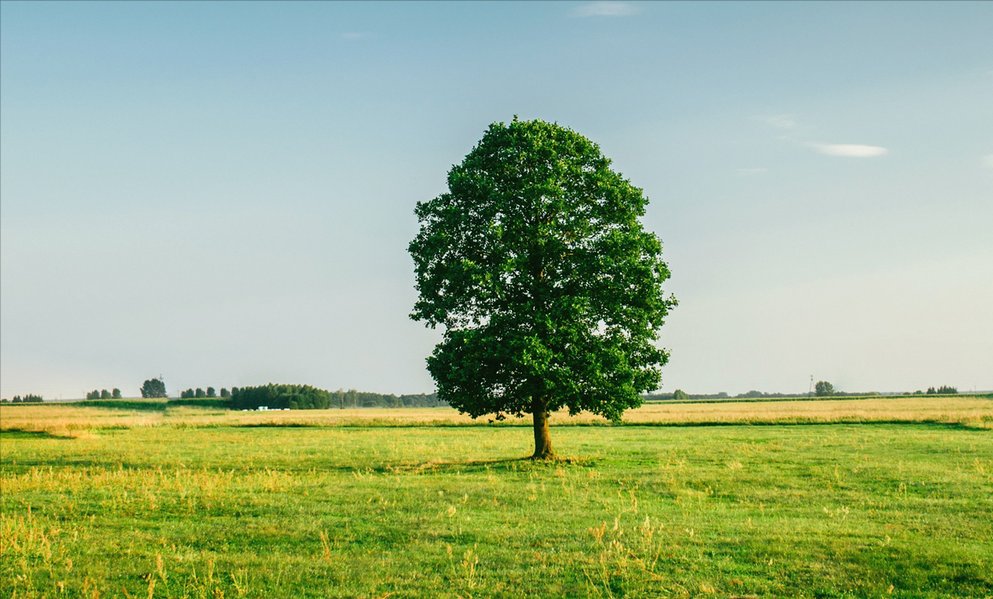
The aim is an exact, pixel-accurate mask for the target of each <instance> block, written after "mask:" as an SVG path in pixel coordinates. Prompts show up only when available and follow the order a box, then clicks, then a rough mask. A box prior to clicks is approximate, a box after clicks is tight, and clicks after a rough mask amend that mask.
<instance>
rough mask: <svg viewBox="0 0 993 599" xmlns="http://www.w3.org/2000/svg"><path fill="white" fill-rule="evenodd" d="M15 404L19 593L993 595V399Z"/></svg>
mask: <svg viewBox="0 0 993 599" xmlns="http://www.w3.org/2000/svg"><path fill="white" fill-rule="evenodd" d="M123 405H126V406H128V407H127V408H126V409H125V408H121V409H118V408H106V407H105V408H100V407H87V406H78V405H77V406H74V405H60V406H49V405H40V406H38V405H18V406H4V407H2V408H0V427H2V432H0V484H2V498H0V508H2V510H0V585H2V593H3V595H4V596H16V597H32V596H39V597H40V596H85V597H93V596H104V597H117V596H132V597H138V596H140V597H222V596H223V597H239V596H244V597H274V596H283V597H298V596H299V597H328V596H331V597H334V596H341V597H353V596H365V597H387V596H392V597H404V596H430V597H434V596H450V597H455V596H461V597H470V596H471V597H489V596H542V597H548V596H601V597H619V596H647V597H660V596H661V597H666V596H675V597H683V596H717V597H728V596H735V597H740V596H790V597H793V596H821V597H825V596H874V597H875V596H895V597H990V596H993V430H991V429H993V401H991V400H990V399H988V398H909V399H866V400H844V401H840V400H839V401H817V402H809V401H808V402H749V403H723V404H714V403H686V404H661V405H660V404H655V405H648V406H645V407H644V408H641V409H640V410H636V411H632V412H630V413H628V414H627V415H626V416H625V424H624V425H622V426H615V425H607V424H605V423H603V422H602V421H600V420H598V419H594V418H587V417H580V418H576V419H569V418H568V417H566V416H564V415H561V416H560V415H557V416H556V417H555V418H554V419H553V428H552V437H553V441H554V443H555V445H556V449H557V451H558V452H559V453H560V454H562V455H563V456H565V457H567V458H569V459H567V460H563V461H559V462H552V463H534V462H531V461H528V460H521V459H518V458H520V456H523V455H526V454H527V453H528V452H529V450H530V444H531V431H530V429H529V428H528V427H526V426H520V423H515V422H511V423H501V424H499V425H489V424H486V423H485V420H484V421H483V422H482V423H481V424H473V423H472V422H471V421H469V420H468V419H466V418H464V417H462V416H459V415H457V414H456V413H454V412H453V411H451V410H446V409H408V410H403V409H397V410H373V409H367V410H362V409H359V410H327V411H319V412H318V411H313V412H229V411H224V410H219V409H210V408H195V407H183V408H166V407H165V406H164V405H162V404H156V403H154V402H147V403H146V404H141V403H134V404H123Z"/></svg>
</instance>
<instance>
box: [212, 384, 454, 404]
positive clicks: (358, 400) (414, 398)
mask: <svg viewBox="0 0 993 599" xmlns="http://www.w3.org/2000/svg"><path fill="white" fill-rule="evenodd" d="M442 405H447V404H445V403H443V402H441V401H439V400H438V397H437V396H436V395H434V394H433V393H431V394H428V393H421V394H416V395H393V394H383V393H370V392H367V391H356V390H354V389H350V390H348V391H345V390H342V389H339V390H338V391H327V390H325V389H318V388H317V387H312V386H310V385H277V384H273V383H270V384H268V385H260V386H257V387H241V388H237V387H236V388H233V389H231V407H232V408H234V409H237V410H254V409H257V408H259V407H262V406H265V407H268V408H271V409H283V408H289V409H291V410H310V409H327V408H342V409H344V408H375V407H386V408H399V407H436V406H442Z"/></svg>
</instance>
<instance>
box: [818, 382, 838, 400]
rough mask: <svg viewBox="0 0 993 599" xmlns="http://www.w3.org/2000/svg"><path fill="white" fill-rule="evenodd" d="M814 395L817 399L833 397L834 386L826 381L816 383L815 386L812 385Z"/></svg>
mask: <svg viewBox="0 0 993 599" xmlns="http://www.w3.org/2000/svg"><path fill="white" fill-rule="evenodd" d="M814 395H816V396H817V397H827V396H830V395H834V385H832V384H831V383H829V382H827V381H817V384H816V385H814Z"/></svg>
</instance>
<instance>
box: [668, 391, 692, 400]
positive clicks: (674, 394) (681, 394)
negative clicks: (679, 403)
mask: <svg viewBox="0 0 993 599" xmlns="http://www.w3.org/2000/svg"><path fill="white" fill-rule="evenodd" d="M672 398H673V399H689V398H690V396H689V395H687V393H686V391H683V390H682V389H676V390H675V391H673V392H672Z"/></svg>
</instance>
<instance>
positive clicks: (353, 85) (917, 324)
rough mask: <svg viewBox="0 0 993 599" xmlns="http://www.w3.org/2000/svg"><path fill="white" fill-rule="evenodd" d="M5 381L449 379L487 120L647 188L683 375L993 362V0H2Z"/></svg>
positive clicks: (359, 383)
mask: <svg viewBox="0 0 993 599" xmlns="http://www.w3.org/2000/svg"><path fill="white" fill-rule="evenodd" d="M0 17H2V19H0V50H2V52H0V111H2V114H0V119H2V122H0V125H2V126H0V233H2V236H0V355H2V360H0V393H2V395H3V396H4V397H9V396H11V395H14V394H23V393H30V392H36V393H42V394H44V395H46V397H59V396H62V397H79V396H82V395H83V394H84V393H85V392H86V391H87V390H90V389H93V388H105V387H106V388H111V387H120V388H121V389H122V390H124V392H125V394H133V393H135V392H136V390H137V388H138V386H139V385H140V383H141V381H142V380H143V379H145V378H148V377H150V376H157V375H159V374H161V375H163V376H164V377H165V381H166V384H167V387H168V388H169V390H170V391H171V392H178V391H179V390H180V389H182V388H186V387H189V386H204V387H205V386H207V385H213V386H215V387H221V386H231V385H246V384H255V383H263V382H267V381H282V382H301V383H310V384H314V385H319V386H322V387H327V388H332V389H334V388H339V387H342V388H350V387H355V388H361V389H368V390H374V391H382V392H396V393H400V392H422V391H430V390H431V389H432V382H431V379H430V377H429V376H428V375H427V373H426V372H425V370H424V357H425V356H426V355H427V354H428V353H429V352H430V350H431V348H432V346H433V344H434V343H435V342H436V340H437V338H438V337H437V333H436V332H432V331H429V330H426V329H424V328H423V327H422V326H421V325H420V324H418V323H415V322H412V321H410V320H409V319H408V318H407V314H408V313H409V311H410V309H411V306H412V304H413V301H414V291H413V266H412V263H411V261H410V258H409V256H408V255H407V253H406V245H407V243H408V242H409V240H410V239H411V238H412V237H413V235H414V233H415V232H416V229H417V223H416V219H415V218H414V216H413V208H414V204H415V203H416V202H417V201H419V200H423V199H426V198H430V197H433V196H435V195H437V194H438V193H441V192H442V191H444V185H445V174H446V172H447V170H448V169H449V168H450V166H451V165H452V164H454V163H456V162H458V161H460V160H461V158H462V157H463V156H464V155H465V153H466V152H468V150H469V149H470V148H471V147H472V145H473V144H474V143H475V142H476V141H477V140H478V139H479V137H480V136H481V135H482V133H483V131H484V130H485V128H486V126H487V125H488V124H489V123H491V122H493V121H506V120H509V119H511V118H512V117H513V116H514V115H519V116H520V117H521V118H543V119H545V120H549V121H557V122H559V123H561V124H563V125H566V126H569V127H571V128H573V129H575V130H577V131H579V132H580V133H582V134H584V135H586V136H588V137H590V138H591V139H593V140H594V141H596V142H597V143H599V144H600V146H601V148H602V149H603V151H604V152H605V153H606V154H607V155H608V156H610V157H611V158H613V159H614V164H615V167H616V168H617V169H618V170H619V171H621V172H622V173H624V174H625V176H627V177H629V178H630V179H631V180H632V182H633V183H634V184H636V185H638V186H639V187H642V188H643V189H644V190H645V193H646V194H647V195H648V196H649V198H650V199H651V202H652V203H651V205H650V207H649V211H648V214H647V215H646V218H645V224H646V226H647V227H648V228H650V229H651V230H653V231H655V232H657V233H658V234H659V236H660V237H661V238H662V240H663V242H664V244H665V252H666V256H667V259H668V261H669V264H670V267H671V268H672V271H673V278H672V280H671V284H670V289H671V290H672V291H673V292H674V293H675V294H676V295H677V296H678V298H679V300H680V305H679V307H678V308H677V309H676V310H675V311H674V312H673V313H672V315H671V317H670V319H669V322H668V323H667V324H666V326H665V327H664V328H663V331H662V337H661V340H660V343H661V344H662V345H663V346H665V347H667V348H669V349H670V350H671V351H672V359H671V362H670V364H669V366H667V367H666V369H665V370H664V373H663V384H664V386H663V389H666V390H672V389H674V388H677V387H679V388H683V389H686V390H687V391H690V392H716V391H727V392H730V393H738V392H742V391H746V390H749V389H761V390H767V391H806V389H807V385H808V381H809V377H810V376H811V375H813V376H814V377H815V378H817V379H826V380H830V381H832V382H834V383H835V385H836V386H838V387H840V388H841V389H845V390H912V389H917V388H922V387H927V386H930V385H941V384H951V385H957V386H958V387H960V388H961V389H972V388H979V389H989V388H993V368H991V367H990V364H993V309H991V308H990V306H993V235H991V230H993V110H991V109H990V106H993V41H991V40H993V3H982V2H976V3H961V4H960V3H950V2H946V3H876V4H855V3H834V4H827V3H825V4H821V3H757V4H753V3H706V4H694V3H681V4H676V3H666V4H653V3H623V2H620V3H596V2H594V3H582V2H577V3H568V2H554V3H479V2H470V3H461V4H456V3H431V4H421V3H412V2H411V3H382V4H376V3H355V4H348V3H315V2H307V3H279V4H269V3H255V2H253V3H233V2H224V3H213V4H208V3H174V4H169V3H150V2H142V3H117V2H115V3H105V4H89V3H55V2H46V3H15V2H4V3H2V4H0Z"/></svg>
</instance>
